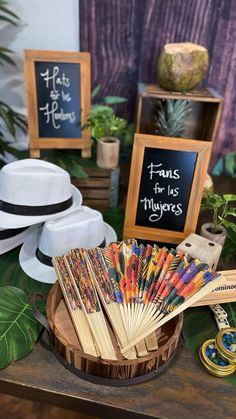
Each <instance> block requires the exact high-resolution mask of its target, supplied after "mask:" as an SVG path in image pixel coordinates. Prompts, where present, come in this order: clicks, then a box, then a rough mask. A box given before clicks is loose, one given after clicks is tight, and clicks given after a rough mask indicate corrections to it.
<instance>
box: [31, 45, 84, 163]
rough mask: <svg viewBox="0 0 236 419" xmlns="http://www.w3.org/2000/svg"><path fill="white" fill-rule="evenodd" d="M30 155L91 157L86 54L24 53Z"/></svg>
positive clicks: (39, 51)
mask: <svg viewBox="0 0 236 419" xmlns="http://www.w3.org/2000/svg"><path fill="white" fill-rule="evenodd" d="M24 68H25V82H26V96H27V107H28V125H29V138H30V155H31V157H39V156H40V149H48V148H61V149H66V148H67V149H72V148H74V149H81V150H82V156H83V157H90V155H91V139H90V132H89V130H88V129H86V130H84V129H83V130H82V126H83V125H84V124H85V122H86V117H87V116H88V114H89V113H90V103H91V81H90V54H89V53H87V52H82V53H80V52H61V51H41V50H25V59H24Z"/></svg>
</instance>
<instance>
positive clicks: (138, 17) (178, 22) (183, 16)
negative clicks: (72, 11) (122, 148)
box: [80, 0, 236, 165]
mask: <svg viewBox="0 0 236 419" xmlns="http://www.w3.org/2000/svg"><path fill="white" fill-rule="evenodd" d="M186 41H191V42H195V43H199V44H201V45H204V46H205V47H207V48H208V50H209V54H210V67H209V71H208V75H207V78H206V80H205V81H204V85H206V86H211V87H214V88H215V90H216V91H217V92H218V93H220V94H221V95H222V96H223V97H224V100H225V102H224V110H223V115H222V118H221V123H220V128H219V130H218V136H217V140H216V143H215V145H214V150H213V156H212V161H211V165H213V164H214V163H215V162H216V160H217V159H218V158H219V157H220V156H221V155H223V154H225V153H226V152H227V151H232V150H235V149H236V1H235V0H191V1H190V0H80V45H81V51H90V52H91V56H92V81H93V86H96V85H97V84H101V85H102V87H103V90H102V93H103V95H106V94H116V95H121V96H125V97H127V98H128V103H127V104H125V105H122V108H120V107H119V109H121V115H124V116H126V117H128V118H129V119H131V120H132V119H133V118H134V112H135V100H136V89H137V83H138V82H146V83H153V82H154V83H155V82H156V65H157V59H158V56H159V54H160V50H161V47H162V46H163V45H164V44H165V43H168V42H186Z"/></svg>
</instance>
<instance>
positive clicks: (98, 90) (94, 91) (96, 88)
mask: <svg viewBox="0 0 236 419" xmlns="http://www.w3.org/2000/svg"><path fill="white" fill-rule="evenodd" d="M100 90H101V85H100V84H98V85H97V86H96V87H94V89H93V91H92V93H91V98H92V99H94V98H95V97H96V96H97V95H98V93H99V92H100Z"/></svg>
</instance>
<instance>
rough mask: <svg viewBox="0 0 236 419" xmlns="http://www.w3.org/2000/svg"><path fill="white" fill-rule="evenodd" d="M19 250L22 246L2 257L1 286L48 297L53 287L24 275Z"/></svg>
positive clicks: (0, 267) (0, 258) (0, 262)
mask: <svg viewBox="0 0 236 419" xmlns="http://www.w3.org/2000/svg"><path fill="white" fill-rule="evenodd" d="M19 250H20V246H19V247H17V248H15V249H12V250H10V252H7V253H4V254H3V255H0V286H1V287H2V286H6V285H9V286H13V287H17V288H20V289H22V290H23V291H25V292H26V293H27V294H37V293H40V294H44V295H47V294H48V293H49V290H50V288H51V285H50V284H45V283H43V282H39V281H35V280H34V279H32V278H30V277H29V276H28V275H26V274H25V273H24V271H23V270H22V269H21V267H20V264H19Z"/></svg>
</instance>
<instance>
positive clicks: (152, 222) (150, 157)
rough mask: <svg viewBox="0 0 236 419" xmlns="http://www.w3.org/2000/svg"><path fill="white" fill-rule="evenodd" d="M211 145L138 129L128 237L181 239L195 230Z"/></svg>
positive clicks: (127, 222)
mask: <svg viewBox="0 0 236 419" xmlns="http://www.w3.org/2000/svg"><path fill="white" fill-rule="evenodd" d="M211 146H212V144H211V143H210V142H205V141H196V140H188V139H181V138H171V137H159V136H156V135H146V134H135V140H134V146H133V155H132V164H131V172H130V180H129V189H128V196H127V204H126V213H125V224H124V238H125V239H127V238H130V237H134V238H137V239H143V240H152V241H159V242H164V243H180V242H181V241H183V240H184V239H185V237H187V236H188V235H189V234H190V233H193V232H194V231H195V228H196V225H197V218H198V213H199V208H200V204H201V198H202V191H203V185H204V181H205V177H206V173H207V167H208V162H209V158H210V152H211Z"/></svg>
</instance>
